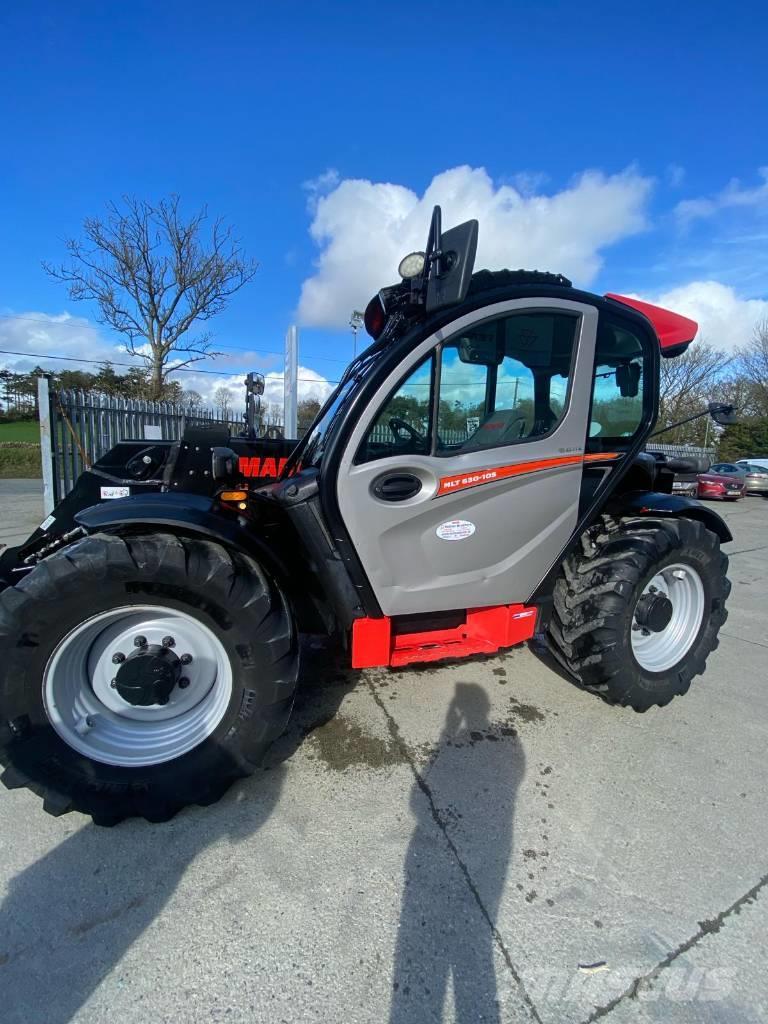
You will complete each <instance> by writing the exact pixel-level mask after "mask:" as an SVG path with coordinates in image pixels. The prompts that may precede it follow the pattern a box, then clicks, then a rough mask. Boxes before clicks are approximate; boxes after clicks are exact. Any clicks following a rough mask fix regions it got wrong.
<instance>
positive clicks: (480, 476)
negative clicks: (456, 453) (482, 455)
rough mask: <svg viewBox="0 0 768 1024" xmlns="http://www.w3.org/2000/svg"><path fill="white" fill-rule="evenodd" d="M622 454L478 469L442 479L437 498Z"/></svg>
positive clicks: (567, 456)
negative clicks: (499, 481)
mask: <svg viewBox="0 0 768 1024" xmlns="http://www.w3.org/2000/svg"><path fill="white" fill-rule="evenodd" d="M619 455H620V452H600V453H599V454H595V455H555V456H553V457H552V458H549V459H534V460H532V461H530V462H517V463H515V464H514V465H511V466H491V467H490V468H488V469H476V470H473V471H471V472H469V473H456V474H454V475H453V476H444V477H441V478H440V484H439V486H438V488H437V493H436V494H435V497H436V498H439V497H442V495H443V494H453V493H454V492H455V491H466V490H468V489H469V488H470V487H481V486H482V485H483V484H490V483H494V482H495V481H496V480H506V479H509V477H513V476H523V475H525V474H527V473H540V472H541V471H542V470H545V469H560V468H561V467H563V466H580V465H583V463H585V462H597V461H598V460H601V461H602V460H608V459H618V458H619Z"/></svg>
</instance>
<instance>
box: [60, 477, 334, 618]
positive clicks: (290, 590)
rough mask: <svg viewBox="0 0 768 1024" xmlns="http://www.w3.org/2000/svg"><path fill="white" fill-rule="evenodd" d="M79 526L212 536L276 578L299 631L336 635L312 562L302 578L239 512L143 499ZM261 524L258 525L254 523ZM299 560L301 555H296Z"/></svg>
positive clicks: (204, 502) (191, 498)
mask: <svg viewBox="0 0 768 1024" xmlns="http://www.w3.org/2000/svg"><path fill="white" fill-rule="evenodd" d="M74 518H75V522H76V523H77V524H78V526H81V527H82V528H83V529H84V530H86V531H87V532H88V533H97V532H100V531H105V532H109V533H121V532H129V531H136V530H139V529H140V530H142V531H144V532H146V530H147V528H148V527H161V528H164V529H167V530H169V531H170V532H172V533H183V534H187V535H193V536H200V537H206V538H208V539H209V540H214V541H218V542H219V543H221V544H224V545H225V546H226V547H230V548H234V549H235V550H242V551H245V552H246V553H247V554H249V555H251V556H252V557H253V558H255V559H256V560H257V561H258V562H259V564H260V565H261V566H263V568H264V569H265V570H266V571H267V572H268V573H269V574H270V575H271V576H272V577H273V578H274V580H275V582H276V583H277V585H278V586H279V587H280V588H281V589H282V590H283V591H284V592H285V594H286V596H287V597H288V599H289V601H290V602H291V604H292V606H293V609H294V613H295V615H296V621H297V623H298V626H299V629H300V630H301V631H302V632H307V633H331V632H332V631H333V628H334V622H333V616H332V614H331V612H330V610H329V607H328V603H327V601H325V600H324V598H323V594H322V592H321V590H320V588H319V586H315V587H313V586H312V583H313V582H315V581H314V580H312V579H310V578H309V577H310V576H311V569H310V565H309V561H308V560H307V561H306V562H305V563H304V564H303V566H302V568H303V572H302V573H301V574H300V575H298V574H297V573H296V571H295V568H293V569H292V568H291V566H290V565H289V564H288V562H287V561H286V560H285V559H284V557H283V553H282V552H281V551H280V549H279V545H277V544H275V542H274V539H271V540H270V542H269V543H268V542H267V541H266V540H265V539H264V538H262V537H260V536H259V534H258V533H257V532H256V530H255V529H249V528H248V526H243V525H241V522H240V520H239V517H238V516H237V515H236V513H235V512H234V511H229V510H228V509H222V508H221V506H218V507H217V503H216V502H215V501H214V499H212V498H210V497H206V496H205V495H200V494H191V493H189V492H185V493H183V494H178V493H173V492H171V493H167V492H166V493H157V494H142V495H136V496H132V497H129V498H115V499H113V500H112V501H106V502H103V503H102V504H100V505H93V506H91V507H90V508H85V509H83V510H82V511H80V512H77V513H76V514H75V516H74ZM254 525H257V524H254ZM294 557H295V552H294Z"/></svg>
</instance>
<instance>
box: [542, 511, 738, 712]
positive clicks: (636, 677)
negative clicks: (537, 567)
mask: <svg viewBox="0 0 768 1024" xmlns="http://www.w3.org/2000/svg"><path fill="white" fill-rule="evenodd" d="M727 570H728V559H727V557H726V556H725V555H724V554H723V553H722V552H721V550H720V542H719V539H718V537H717V536H716V535H715V534H714V533H712V531H711V530H708V529H707V528H706V527H705V526H704V525H703V524H702V523H700V522H698V521H696V520H693V519H660V520H653V521H648V520H623V521H620V522H615V521H613V520H610V519H605V520H604V521H603V522H602V523H601V524H600V525H599V526H596V527H593V528H592V530H590V531H588V532H587V533H586V534H585V535H584V537H583V538H582V543H581V548H580V549H579V550H577V551H576V552H575V553H573V554H571V555H569V556H568V557H567V558H566V560H565V562H564V564H563V571H562V575H561V576H560V578H559V579H558V581H557V583H556V584H555V589H554V610H553V614H552V618H551V621H550V625H549V633H548V639H549V646H550V651H551V653H552V654H553V655H554V656H555V658H556V659H557V660H558V661H559V662H560V664H561V665H563V667H565V668H566V669H567V670H568V672H569V673H570V674H571V675H572V676H573V677H575V679H576V680H577V681H578V682H579V684H580V685H581V686H583V687H584V689H587V690H590V691H592V692H593V693H596V694H598V695H599V696H600V697H602V698H603V699H604V700H605V701H607V702H608V703H611V704H619V705H623V706H628V707H632V708H634V709H635V711H647V710H648V708H650V707H653V706H654V705H658V706H660V707H663V706H664V705H665V704H668V703H669V702H670V701H671V700H672V698H673V697H676V696H680V695H682V694H684V693H686V692H687V690H688V688H689V686H690V684H691V680H692V679H693V678H694V676H697V675H700V674H701V673H702V672H703V671H704V668H705V665H706V660H707V657H708V655H709V654H710V653H711V652H712V651H713V650H715V648H716V647H717V645H718V639H717V633H718V630H719V629H720V627H721V626H722V624H723V623H724V622H725V620H726V618H727V616H728V613H727V611H726V608H725V602H726V599H727V597H728V594H729V593H730V589H731V585H730V582H729V581H728V578H727V576H726V573H727Z"/></svg>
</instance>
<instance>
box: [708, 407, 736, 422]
mask: <svg viewBox="0 0 768 1024" xmlns="http://www.w3.org/2000/svg"><path fill="white" fill-rule="evenodd" d="M707 408H708V409H709V415H710V416H711V417H712V419H713V420H714V421H715V423H717V424H719V426H721V427H733V426H735V424H737V423H738V422H739V421H738V419H737V418H736V407H735V406H733V405H724V404H723V403H722V402H709V404H708V406H707Z"/></svg>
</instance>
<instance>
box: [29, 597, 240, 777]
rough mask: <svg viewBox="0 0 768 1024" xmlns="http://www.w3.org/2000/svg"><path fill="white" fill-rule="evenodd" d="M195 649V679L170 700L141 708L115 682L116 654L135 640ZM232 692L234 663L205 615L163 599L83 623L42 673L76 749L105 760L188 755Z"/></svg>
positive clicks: (51, 711)
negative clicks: (164, 603)
mask: <svg viewBox="0 0 768 1024" xmlns="http://www.w3.org/2000/svg"><path fill="white" fill-rule="evenodd" d="M137 636H143V637H144V638H145V639H146V641H147V643H148V644H158V645H162V641H163V638H165V637H168V636H170V637H173V638H174V640H175V645H174V648H173V649H174V653H177V654H178V655H182V654H189V655H191V656H192V660H191V662H190V663H189V664H185V665H184V667H183V675H184V677H185V678H186V679H188V681H189V682H188V684H187V685H186V686H185V687H184V688H183V689H182V688H180V687H179V686H178V685H177V686H175V687H174V689H173V691H172V692H171V694H170V697H169V699H168V703H167V704H165V705H164V706H161V705H159V704H152V705H150V706H148V707H137V706H135V705H133V704H130V703H128V701H126V700H124V699H123V698H122V697H121V696H120V694H119V693H118V692H117V690H116V689H115V688H113V686H112V685H111V680H112V679H114V678H115V674H116V672H117V670H118V667H119V666H117V665H115V663H114V662H113V656H114V655H118V654H124V655H129V654H130V653H131V652H132V651H133V650H135V647H134V639H135V638H136V637H137ZM231 697H232V667H231V664H230V661H229V657H228V656H227V653H226V651H225V649H224V646H223V644H222V643H221V641H220V640H219V639H218V637H217V636H216V635H215V634H214V633H213V632H212V630H210V629H209V628H208V627H207V626H206V625H204V624H203V623H202V622H200V620H199V619H196V618H194V617H193V616H192V615H188V614H186V613H185V612H182V611H179V610H177V609H175V608H167V607H164V606H160V605H127V606H125V607H120V608H113V609H111V610H110V611H107V612H102V613H100V614H99V615H95V616H93V618H90V619H87V620H86V621H85V622H82V623H80V625H79V626H77V627H76V628H75V629H73V630H72V631H71V632H70V633H68V634H67V635H66V636H65V637H64V638H63V639H62V640H61V641H60V642H59V644H58V646H57V647H56V649H55V650H54V652H53V654H52V655H51V657H50V659H49V661H48V664H47V666H46V668H45V673H44V675H43V702H44V705H45V711H46V714H47V715H48V719H49V721H50V723H51V725H52V726H53V728H54V729H55V730H56V732H57V733H58V734H59V736H60V737H61V738H62V739H63V740H64V742H65V743H67V744H68V745H69V746H70V747H72V748H74V749H75V750H77V751H78V752H79V753H81V754H84V755H85V756H86V757H90V758H92V759H93V760H94V761H99V762H101V763H102V764H112V765H120V766H123V767H142V766H147V765H153V764H162V763H163V762H165V761H171V760H173V759H174V758H177V757H181V756H182V754H186V753H187V752H188V751H190V750H192V749H193V748H194V747H196V746H198V745H199V744H200V743H202V742H203V740H205V739H207V737H208V736H210V735H211V733H212V732H213V731H214V730H215V729H216V727H217V726H218V725H219V723H220V722H221V720H222V718H223V717H224V713H225V711H226V709H227V707H228V705H229V702H230V699H231Z"/></svg>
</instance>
